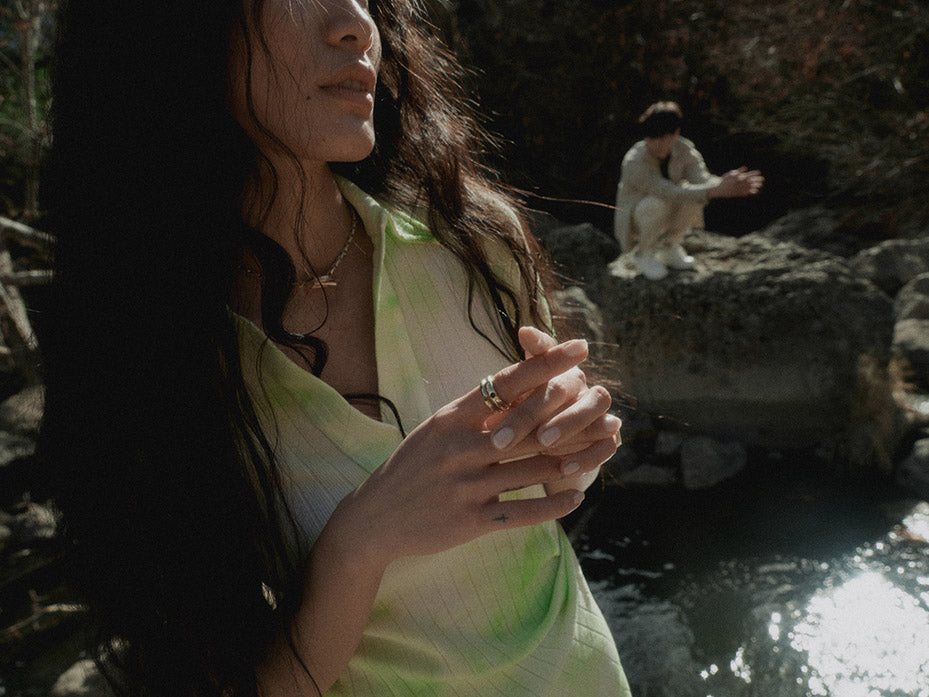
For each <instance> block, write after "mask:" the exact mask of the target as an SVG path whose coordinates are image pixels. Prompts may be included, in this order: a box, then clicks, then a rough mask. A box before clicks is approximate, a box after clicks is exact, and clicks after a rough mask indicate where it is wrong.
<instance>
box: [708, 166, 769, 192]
mask: <svg viewBox="0 0 929 697" xmlns="http://www.w3.org/2000/svg"><path fill="white" fill-rule="evenodd" d="M762 186H764V177H763V176H762V175H761V172H760V171H759V170H757V169H753V170H749V169H747V168H746V167H739V168H738V169H733V170H730V171H728V172H726V173H725V174H724V175H723V176H722V178H721V180H720V182H719V184H717V185H716V186H715V187H714V188H713V189H712V190H711V191H710V197H711V198H742V197H744V196H754V195H755V194H757V193H758V192H759V191H761V187H762Z"/></svg>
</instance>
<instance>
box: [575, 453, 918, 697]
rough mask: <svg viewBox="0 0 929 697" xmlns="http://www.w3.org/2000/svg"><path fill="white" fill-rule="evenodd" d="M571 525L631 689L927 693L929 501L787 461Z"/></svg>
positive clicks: (751, 695)
mask: <svg viewBox="0 0 929 697" xmlns="http://www.w3.org/2000/svg"><path fill="white" fill-rule="evenodd" d="M589 498H592V499H594V501H595V503H596V505H593V506H591V507H590V508H589V509H588V512H587V514H586V515H584V514H582V517H581V518H579V519H578V521H577V523H576V524H575V525H574V528H573V536H574V540H575V546H576V548H577V549H578V555H579V558H580V560H581V565H582V567H583V568H584V571H585V574H586V575H587V577H588V580H589V581H590V585H591V588H592V590H593V591H594V595H595V596H596V597H597V600H598V602H599V603H600V605H601V607H602V609H603V611H604V614H605V615H606V617H607V621H608V622H609V624H610V627H611V629H612V630H613V633H614V635H615V637H616V640H617V644H618V645H619V649H620V655H621V657H622V660H623V664H624V666H625V669H626V673H627V676H628V677H629V680H630V684H631V685H632V688H633V695H634V697H709V696H711V697H929V543H927V540H929V503H926V502H923V501H920V500H917V499H914V498H912V496H911V495H908V494H907V493H906V492H903V491H900V490H899V489H896V488H895V487H894V486H893V485H892V484H890V483H888V482H886V481H869V482H860V481H859V482H857V483H849V482H847V481H844V480H843V479H841V478H839V477H837V476H835V475H833V474H831V473H830V472H829V471H828V470H826V469H825V468H824V467H823V466H822V465H821V464H819V463H817V462H815V461H814V460H813V459H812V458H806V459H792V458H784V457H781V458H777V459H770V460H767V461H765V462H763V463H761V464H760V465H759V464H756V465H755V466H753V467H752V468H751V469H750V470H749V471H748V472H747V473H744V474H742V475H740V476H739V477H737V478H736V479H734V480H732V481H730V482H727V483H725V484H723V485H721V486H718V487H715V488H714V489H712V490H709V491H702V492H686V491H683V490H682V489H674V488H623V487H620V486H615V485H614V486H609V487H607V488H606V489H605V490H603V491H600V492H594V493H592V495H591V496H590V497H589Z"/></svg>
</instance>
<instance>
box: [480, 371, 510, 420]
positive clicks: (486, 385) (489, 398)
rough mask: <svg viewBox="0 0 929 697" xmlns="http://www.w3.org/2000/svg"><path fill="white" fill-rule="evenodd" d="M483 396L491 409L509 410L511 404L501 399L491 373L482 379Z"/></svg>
mask: <svg viewBox="0 0 929 697" xmlns="http://www.w3.org/2000/svg"><path fill="white" fill-rule="evenodd" d="M481 396H483V397H484V404H486V405H487V408H488V409H490V410H491V411H509V408H510V405H509V404H507V403H506V402H504V401H503V400H502V399H500V395H499V394H497V390H496V389H495V388H494V383H493V382H492V381H491V378H490V376H489V375H488V376H487V377H486V378H484V379H483V380H481Z"/></svg>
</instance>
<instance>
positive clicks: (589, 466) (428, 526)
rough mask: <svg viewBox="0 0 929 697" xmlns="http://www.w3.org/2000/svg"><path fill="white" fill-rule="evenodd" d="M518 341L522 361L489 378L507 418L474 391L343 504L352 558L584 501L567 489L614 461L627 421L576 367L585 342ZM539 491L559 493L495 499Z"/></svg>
mask: <svg viewBox="0 0 929 697" xmlns="http://www.w3.org/2000/svg"><path fill="white" fill-rule="evenodd" d="M519 337H520V344H521V345H522V347H523V349H524V351H525V352H526V360H523V361H520V362H519V363H515V364H512V365H509V366H507V367H506V368H504V369H503V370H501V371H499V372H498V373H496V374H495V375H494V376H493V384H494V386H495V387H496V390H497V392H498V394H499V395H500V396H501V397H502V398H503V399H504V400H505V401H507V402H509V403H510V404H511V405H512V407H511V408H510V409H509V410H508V411H507V412H505V413H503V414H498V413H493V412H491V411H490V410H489V409H488V406H487V405H486V404H485V402H484V399H483V397H482V395H481V393H480V390H479V389H478V388H475V389H474V390H472V391H471V392H469V393H468V394H466V395H463V396H462V397H460V398H458V399H456V400H454V401H453V402H451V403H449V404H447V405H446V406H444V407H442V408H441V409H439V410H438V411H437V412H436V413H435V414H433V415H432V416H431V417H430V418H429V419H427V420H426V421H425V422H423V423H422V424H420V425H419V426H418V427H417V428H416V429H415V430H414V431H413V432H412V433H410V434H409V436H407V438H406V439H404V441H403V442H402V443H401V444H400V446H399V447H398V448H397V450H396V451H395V452H394V453H393V455H391V457H390V458H389V459H388V460H387V461H386V462H385V463H384V464H383V465H381V466H380V467H379V468H378V469H377V470H376V471H375V472H374V473H373V474H372V475H371V476H370V477H369V478H368V479H367V480H366V481H365V482H364V483H363V484H362V485H361V486H360V487H358V489H356V490H355V491H354V492H352V494H350V495H349V496H347V497H346V498H345V500H343V501H342V503H340V505H339V507H338V508H337V509H336V511H335V513H334V514H333V518H332V520H330V524H335V525H338V526H340V527H341V528H342V532H343V534H345V535H348V538H347V540H346V541H352V543H353V544H357V546H356V547H355V549H356V550H359V551H363V552H364V553H365V554H371V555H374V558H377V559H380V560H381V561H382V563H383V564H385V565H386V564H387V563H389V562H390V561H392V560H393V559H396V558H398V557H401V556H405V555H409V554H429V553H435V552H439V551H442V550H445V549H448V548H451V547H454V546H456V545H459V544H463V543H465V542H467V541H469V540H472V539H474V538H476V537H479V536H480V535H483V534H486V533H489V532H492V531H495V530H500V529H504V528H513V527H519V526H524V525H532V524H536V523H540V522H543V521H546V520H552V519H554V518H559V517H561V516H564V515H566V514H567V513H570V512H571V511H572V510H573V509H574V508H575V507H577V505H578V504H579V503H580V502H581V501H582V500H583V493H582V492H581V491H579V490H578V489H576V488H573V487H572V486H570V483H569V485H568V488H564V486H563V485H564V481H563V480H565V478H566V477H575V476H578V475H583V474H584V473H589V472H592V471H594V470H596V468H597V467H599V465H600V464H602V463H603V462H604V461H606V460H607V459H609V458H610V457H611V456H612V455H613V453H615V452H616V448H617V446H618V443H619V427H620V421H619V419H618V418H616V417H615V416H612V415H610V414H609V413H608V409H609V407H610V395H609V392H608V391H607V390H606V389H605V388H603V387H601V386H596V385H595V386H588V385H587V380H586V376H585V375H584V373H583V371H582V370H581V369H580V368H579V367H578V366H579V364H580V363H581V362H582V361H584V360H585V359H586V358H587V342H586V341H583V340H573V341H567V342H564V343H561V344H556V342H555V341H554V340H553V339H552V338H551V337H549V336H548V335H546V334H543V333H542V332H540V331H538V330H537V329H534V328H531V327H523V328H522V329H521V330H520V333H519ZM476 377H479V376H476ZM534 484H548V485H550V486H549V489H550V491H551V492H552V493H550V495H548V496H543V497H540V498H531V499H521V500H504V501H501V500H500V494H501V493H503V492H507V491H512V490H515V489H521V488H524V487H527V486H530V485H534ZM558 484H562V487H559V486H558ZM552 485H554V486H552ZM559 489H561V490H559Z"/></svg>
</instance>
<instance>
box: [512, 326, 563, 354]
mask: <svg viewBox="0 0 929 697" xmlns="http://www.w3.org/2000/svg"><path fill="white" fill-rule="evenodd" d="M557 343H558V342H557V341H555V339H554V338H553V337H552V336H550V335H548V334H546V333H545V332H543V331H541V330H539V329H536V328H535V327H520V328H519V345H520V346H521V347H522V349H523V351H525V352H526V358H532V357H533V356H538V355H540V354H542V353H545V352H546V351H548V350H549V349H550V348H552V347H553V346H555V345H557Z"/></svg>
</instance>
